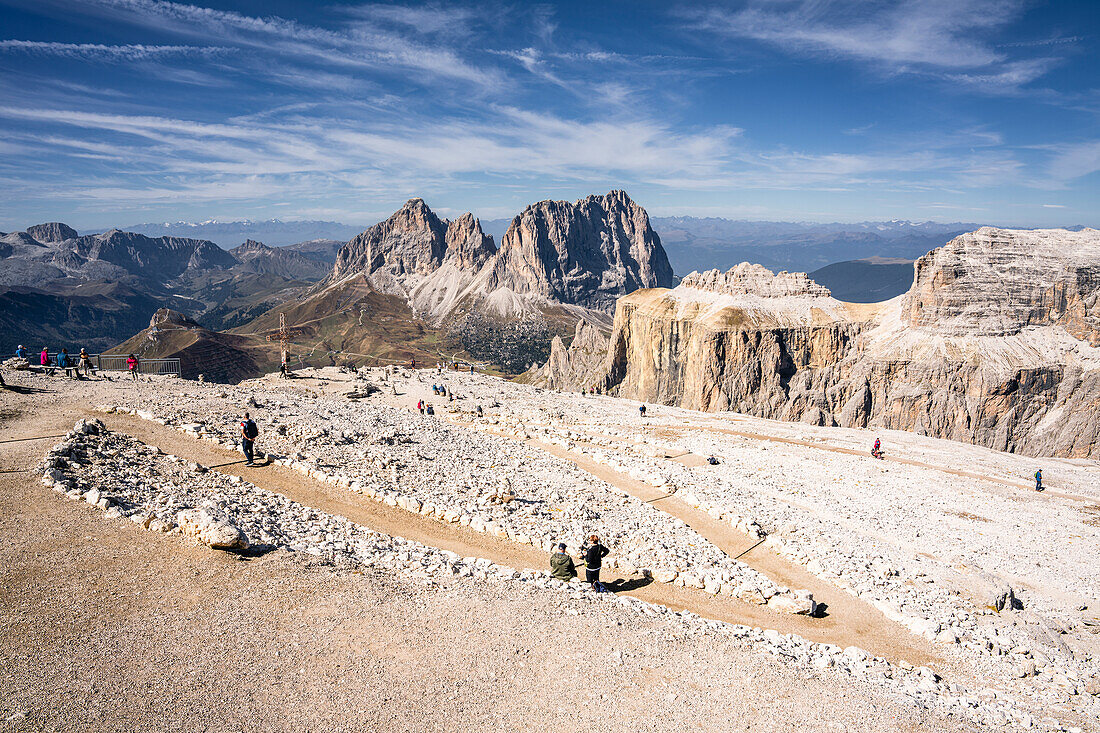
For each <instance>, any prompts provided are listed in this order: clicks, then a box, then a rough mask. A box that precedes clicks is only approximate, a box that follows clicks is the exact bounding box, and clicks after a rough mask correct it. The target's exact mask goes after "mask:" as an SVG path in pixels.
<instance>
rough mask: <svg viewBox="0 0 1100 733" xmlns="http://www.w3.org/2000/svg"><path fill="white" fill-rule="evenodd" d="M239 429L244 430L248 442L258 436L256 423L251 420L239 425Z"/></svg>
mask: <svg viewBox="0 0 1100 733" xmlns="http://www.w3.org/2000/svg"><path fill="white" fill-rule="evenodd" d="M241 427H242V428H244V434H245V435H246V436H248V439H249V440H255V439H256V436H258V435H259V434H260V429H259V428H258V427H256V423H254V422H252V421H251V420H245V421H244V422H242V423H241Z"/></svg>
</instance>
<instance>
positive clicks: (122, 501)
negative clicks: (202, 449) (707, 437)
mask: <svg viewBox="0 0 1100 733" xmlns="http://www.w3.org/2000/svg"><path fill="white" fill-rule="evenodd" d="M41 468H42V481H43V483H44V484H46V485H47V486H50V487H51V488H53V489H54V490H56V491H58V492H59V493H62V494H64V495H66V496H68V497H70V498H72V499H75V500H82V501H85V502H87V503H89V504H91V505H94V506H97V507H99V508H101V509H104V510H106V511H105V516H106V517H107V518H113V519H119V520H125V519H130V520H132V521H134V522H135V523H136V524H138V525H139V526H142V527H144V528H146V529H148V530H152V531H159V532H168V533H177V532H178V533H181V534H185V535H188V536H191V537H193V538H195V539H196V540H198V541H200V542H205V543H206V544H210V545H211V546H217V547H223V548H225V549H243V548H245V547H248V546H251V547H252V548H253V550H255V551H262V550H264V549H275V548H279V549H284V550H288V551H296V552H304V553H308V554H311V555H314V556H318V557H320V558H323V559H324V560H326V561H328V562H330V563H331V564H333V565H336V566H343V567H364V568H377V569H380V570H383V571H385V572H389V573H393V574H395V575H397V576H399V577H409V578H422V579H437V580H438V579H443V578H448V577H455V576H458V577H469V578H473V579H476V580H480V581H485V582H510V583H524V584H532V585H535V586H537V587H540V588H544V589H555V590H562V591H567V592H569V593H571V595H572V597H573V598H575V599H578V600H596V599H600V600H601V601H602V602H607V603H617V604H618V605H620V606H621V607H623V608H625V609H629V610H630V611H632V612H635V613H639V614H642V615H645V616H650V617H662V618H664V619H666V620H667V621H668V622H670V623H673V624H677V625H679V626H680V627H681V628H682V629H683V630H684V631H686V632H688V633H691V634H721V635H724V636H728V637H731V638H733V639H736V640H739V642H740V643H742V644H744V645H745V646H746V647H750V648H752V649H754V650H758V651H764V652H766V653H769V654H771V655H773V656H774V657H776V658H779V659H782V660H784V661H785V662H786V663H788V664H789V665H791V666H792V667H793V668H797V669H801V670H803V672H804V673H806V674H812V675H819V676H828V675H831V674H842V675H847V676H853V677H858V678H861V679H864V680H866V681H867V682H868V683H870V684H877V685H881V686H883V687H884V688H886V689H889V690H892V691H894V692H895V693H896V694H899V695H903V696H905V697H907V698H909V699H910V700H912V701H913V702H914V703H915V704H918V705H921V706H923V707H931V706H940V707H941V708H942V709H944V710H945V711H946V712H948V713H949V714H953V715H958V716H960V717H962V718H964V719H966V720H969V721H972V722H975V723H980V724H987V725H995V726H1004V725H1014V726H1019V727H1022V728H1031V727H1033V726H1035V727H1040V728H1043V729H1048V730H1065V729H1064V728H1063V727H1061V726H1059V725H1058V723H1057V721H1055V720H1054V719H1053V718H1044V719H1035V718H1033V717H1032V716H1031V715H1030V714H1028V713H1027V712H1025V711H1022V710H1019V709H1018V708H1017V707H1016V706H1015V705H1014V703H1013V701H1012V700H1011V699H1009V698H1006V697H1004V696H1001V695H994V694H990V692H989V691H982V692H978V693H974V692H971V691H968V690H967V689H965V688H964V687H962V686H960V685H958V684H956V683H949V682H946V681H944V680H942V679H941V678H940V677H939V676H938V675H937V674H936V673H935V672H933V671H932V670H930V669H928V668H926V667H919V668H914V667H913V666H912V665H908V664H906V663H904V662H903V663H900V664H897V665H894V664H891V663H890V662H888V661H887V660H885V659H882V658H879V657H874V656H872V655H870V654H868V653H867V652H866V651H864V650H862V649H859V648H857V647H848V648H844V649H842V648H840V647H837V646H835V645H832V644H820V643H816V642H810V641H807V640H806V639H804V638H802V637H799V636H796V635H793V634H780V633H778V632H776V631H773V630H763V629H760V628H752V627H747V626H742V625H735V624H726V623H723V622H718V621H711V620H707V619H703V618H701V617H699V616H697V615H695V614H693V613H690V612H687V611H684V612H673V611H670V610H669V609H667V608H665V607H663V606H660V605H655V604H650V603H647V602H644V601H641V600H638V599H635V598H631V597H629V596H613V595H611V594H596V593H594V592H592V591H589V590H587V587H586V586H584V585H582V584H579V583H576V582H574V583H564V582H562V581H559V580H556V579H554V578H551V577H550V576H549V575H547V574H546V573H539V572H534V571H523V572H521V571H518V570H515V569H513V568H507V567H503V566H500V565H497V564H495V563H493V562H491V561H489V560H486V559H482V558H474V557H461V556H459V555H457V554H456V553H453V552H448V551H444V550H438V549H435V548H431V547H426V546H424V545H422V544H419V543H417V542H412V541H409V540H404V539H401V538H397V537H389V536H387V535H384V534H381V533H378V532H374V531H372V530H369V529H366V528H364V527H361V526H359V525H356V524H354V523H352V522H350V521H348V520H347V519H344V518H342V517H337V516H333V515H329V514H326V513H324V512H319V511H316V510H314V509H311V508H310V507H307V506H304V505H302V504H299V503H297V502H294V501H291V500H289V499H287V498H285V497H283V496H280V495H277V494H273V493H271V492H268V491H265V490H263V489H260V488H258V487H256V486H254V485H253V484H250V483H248V482H246V481H243V480H241V479H240V478H239V477H236V476H225V475H222V474H220V473H216V472H212V471H209V470H208V469H207V468H206V467H204V466H201V465H199V464H197V463H195V462H193V461H189V460H186V459H183V458H179V457H176V456H172V455H168V454H165V453H163V452H161V451H160V450H159V449H157V448H155V447H151V446H147V445H145V444H143V443H140V442H138V441H136V440H134V439H132V438H130V437H128V436H124V435H120V434H117V433H111V432H109V431H107V430H106V429H105V428H104V426H103V424H102V423H101V422H100V421H98V420H81V421H80V422H78V423H77V424H76V426H75V428H74V429H73V431H71V432H70V433H69V434H68V435H67V436H66V438H65V439H64V440H63V441H62V442H60V443H58V444H57V445H56V446H54V447H53V448H52V449H51V450H50V451H49V453H48V454H47V455H46V457H45V460H44V461H43V463H42V466H41ZM265 546H266V548H265Z"/></svg>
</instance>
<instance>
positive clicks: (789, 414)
mask: <svg viewBox="0 0 1100 733" xmlns="http://www.w3.org/2000/svg"><path fill="white" fill-rule="evenodd" d="M1098 266H1100V232H1097V231H1095V230H1083V231H1082V232H1066V231H1064V230H1045V231H1042V230H1040V231H1014V230H1000V229H989V228H985V229H981V230H978V231H977V232H973V233H970V234H967V235H964V236H962V237H959V238H957V239H956V240H952V242H950V243H949V244H948V245H946V246H945V247H942V248H940V249H937V250H934V251H933V252H931V253H929V254H928V255H926V256H925V257H924V258H922V259H921V260H919V261H918V262H917V264H916V266H915V268H914V269H915V277H914V283H913V286H912V288H911V289H910V291H909V292H908V293H907V294H906V295H903V296H900V297H898V298H895V299H893V300H891V301H886V302H884V303H880V304H869V305H860V304H849V303H841V302H840V301H837V300H835V299H833V298H832V297H830V296H829V295H828V294H827V292H828V291H824V292H823V290H824V289H822V288H821V287H820V286H818V285H816V284H815V283H813V282H812V281H808V283H807V282H806V281H804V280H803V279H802V278H803V277H804V276H801V275H800V274H790V273H779V274H778V275H775V276H771V277H765V276H762V273H760V272H759V270H753V269H751V268H753V267H755V266H750V268H749V269H746V268H744V266H739V267H740V268H741V271H739V272H734V271H732V270H731V271H730V272H729V273H717V274H715V273H705V274H704V275H702V276H688V277H687V278H685V279H684V283H683V284H681V285H680V286H679V287H677V288H675V289H673V290H664V289H657V290H645V291H638V292H636V293H633V294H631V295H628V296H626V297H624V298H622V299H620V301H619V304H618V308H617V310H616V315H615V323H614V327H613V332H612V336H611V343H610V346H609V349H608V356H607V360H606V362H605V364H604V367H603V371H604V373H603V375H602V382H601V383H602V385H603V386H604V387H605V388H606V389H609V390H611V391H614V392H617V393H618V394H620V395H621V396H624V397H630V398H634V399H640V400H646V401H654V402H660V403H664V404H672V405H678V406H682V407H688V408H693V409H700V410H736V411H738V412H743V413H747V414H752V415H758V416H761V417H768V418H775V419H782V420H795V421H804V422H809V423H813V424H820V425H840V426H845V427H883V428H894V429H900V430H911V431H915V432H918V433H922V434H926V435H933V436H936V437H943V438H951V439H955V440H962V441H967V442H973V443H977V444H980V445H985V446H988V447H991V448H995V449H999V450H1008V451H1015V452H1021V453H1025V454H1029V455H1060V456H1075V457H1091V458H1100V349H1097V347H1096V345H1095V344H1097V343H1098V342H1100V330H1098V329H1097V325H1096V324H1097V315H1098V311H1097V292H1098V280H1100V278H1098V277H1097V268H1098ZM737 269H738V268H735V270H737ZM761 269H762V268H761ZM765 272H766V271H765ZM767 274H768V275H769V276H770V275H771V274H770V273H767Z"/></svg>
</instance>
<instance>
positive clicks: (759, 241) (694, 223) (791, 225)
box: [86, 216, 1082, 277]
mask: <svg viewBox="0 0 1100 733" xmlns="http://www.w3.org/2000/svg"><path fill="white" fill-rule="evenodd" d="M511 224H512V219H510V218H509V219H482V220H481V228H482V231H484V232H485V234H487V235H489V236H491V237H492V238H493V241H495V242H501V241H503V240H504V234H505V233H506V232H507V231H508V228H509V227H510V226H511ZM650 224H651V226H652V227H653V229H654V231H656V232H657V234H658V235H659V236H660V238H661V243H662V244H663V245H664V248H665V251H666V252H667V253H668V258H669V261H670V262H671V264H672V269H673V271H674V272H675V273H676V274H677V275H679V276H681V277H682V276H684V275H686V274H688V273H689V272H691V271H692V270H698V271H703V270H710V269H713V268H718V269H720V270H725V269H729V268H730V267H733V266H734V265H736V264H738V263H740V262H753V263H756V264H760V265H764V266H765V267H767V268H769V269H771V270H776V271H778V270H788V271H791V272H813V271H814V270H817V269H820V268H822V267H824V266H825V265H831V264H834V263H839V262H846V261H849V260H863V259H867V258H870V257H888V258H895V259H906V260H914V259H916V258H917V257H920V256H921V255H923V254H924V253H926V252H928V251H929V250H931V249H934V248H935V247H939V246H940V245H942V244H944V243H945V242H947V241H948V240H950V239H953V238H954V237H957V236H958V235H960V234H962V233H964V232H971V231H974V230H976V229H978V228H979V227H981V226H983V224H981V223H976V222H950V223H940V222H932V221H924V222H912V221H905V220H898V219H895V220H891V221H866V222H858V223H854V224H851V223H849V224H845V223H839V222H834V223H825V224H821V223H812V222H783V221H751V220H741V219H723V218H718V217H693V216H668V217H652V218H651V219H650ZM366 228H367V226H359V225H355V224H343V223H340V222H335V221H282V220H279V219H268V220H266V221H251V220H247V219H246V220H243V221H229V222H224V221H204V222H173V223H159V224H158V223H146V224H134V225H131V226H127V227H123V230H124V231H128V232H135V233H137V234H144V235H146V236H149V237H166V236H167V237H186V238H189V239H206V240H209V241H211V242H214V243H215V244H218V245H219V246H221V247H223V248H225V249H228V248H230V247H235V246H236V245H238V244H240V243H241V242H243V241H245V240H248V239H253V240H257V241H261V242H263V243H264V244H267V245H270V246H276V247H278V246H284V245H288V244H295V243H303V242H305V241H306V240H331V241H336V242H341V243H342V242H347V241H349V240H351V239H352V238H353V237H355V236H356V235H357V234H359V233H360V232H362V231H364V230H365V229H366ZM1081 228H1082V227H1081V226H1071V227H1067V229H1069V230H1070V231H1077V230H1080V229H1081ZM86 233H88V232H86ZM299 246H302V245H299ZM302 251H303V254H307V256H308V253H307V252H305V251H304V250H302ZM333 259H335V258H334V257H332V258H329V257H328V256H327V254H326V261H329V262H331V261H332V260H333Z"/></svg>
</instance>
